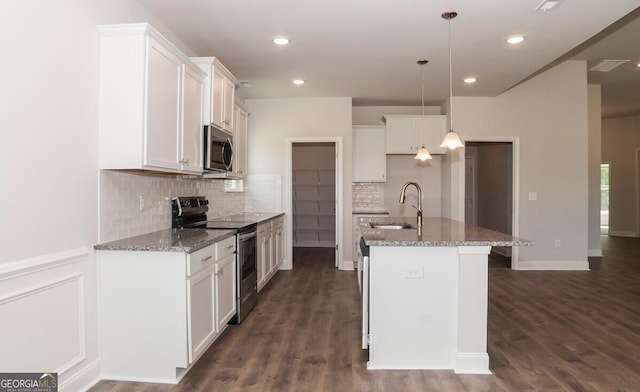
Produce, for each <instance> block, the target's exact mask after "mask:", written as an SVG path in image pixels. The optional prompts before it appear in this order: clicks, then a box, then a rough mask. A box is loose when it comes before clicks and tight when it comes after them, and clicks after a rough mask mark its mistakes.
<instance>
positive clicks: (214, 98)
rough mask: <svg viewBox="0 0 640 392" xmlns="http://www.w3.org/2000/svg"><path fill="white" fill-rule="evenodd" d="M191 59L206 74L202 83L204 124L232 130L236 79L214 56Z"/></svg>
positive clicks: (233, 125)
mask: <svg viewBox="0 0 640 392" xmlns="http://www.w3.org/2000/svg"><path fill="white" fill-rule="evenodd" d="M191 61H193V62H194V63H195V64H196V65H197V66H198V67H200V69H201V70H202V71H204V72H205V73H206V74H207V78H206V80H205V83H204V84H205V85H204V106H203V107H204V112H203V117H202V120H203V122H204V124H213V125H216V126H217V127H220V128H222V129H226V130H229V131H233V130H234V128H235V123H234V118H233V117H234V100H235V91H236V84H237V83H238V81H237V79H236V78H235V77H234V76H233V74H232V73H231V72H229V70H228V69H227V68H225V66H224V65H222V63H221V62H220V61H218V60H217V59H216V58H215V57H192V58H191Z"/></svg>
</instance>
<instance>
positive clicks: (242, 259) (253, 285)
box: [231, 228, 258, 324]
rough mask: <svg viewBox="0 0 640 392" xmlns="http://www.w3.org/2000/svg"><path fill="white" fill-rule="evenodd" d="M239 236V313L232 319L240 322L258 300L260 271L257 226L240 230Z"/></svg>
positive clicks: (237, 322)
mask: <svg viewBox="0 0 640 392" xmlns="http://www.w3.org/2000/svg"><path fill="white" fill-rule="evenodd" d="M237 238H238V244H237V246H238V248H237V249H238V253H237V257H238V273H237V279H238V281H237V288H238V289H237V293H238V294H237V295H238V298H237V301H238V302H237V305H238V306H237V313H236V317H234V319H232V320H231V322H232V323H236V324H239V323H241V322H242V320H244V319H245V317H246V316H247V315H248V314H249V312H250V311H251V309H253V307H254V306H255V305H256V303H257V302H258V272H257V260H258V258H257V251H256V231H255V228H254V229H253V230H251V231H248V232H240V233H238V234H237Z"/></svg>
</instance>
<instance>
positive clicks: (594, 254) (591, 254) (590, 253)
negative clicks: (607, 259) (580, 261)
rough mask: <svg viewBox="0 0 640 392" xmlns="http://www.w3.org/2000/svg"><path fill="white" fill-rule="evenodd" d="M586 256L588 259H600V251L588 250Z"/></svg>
mask: <svg viewBox="0 0 640 392" xmlns="http://www.w3.org/2000/svg"><path fill="white" fill-rule="evenodd" d="M587 256H589V257H602V249H589V251H588V253H587Z"/></svg>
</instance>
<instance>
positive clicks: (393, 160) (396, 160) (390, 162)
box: [384, 155, 442, 217]
mask: <svg viewBox="0 0 640 392" xmlns="http://www.w3.org/2000/svg"><path fill="white" fill-rule="evenodd" d="M441 158H442V156H441V155H434V156H433V159H431V160H429V161H426V162H422V161H420V160H415V159H413V155H387V182H385V183H384V206H385V210H386V211H388V212H389V216H404V217H414V216H416V210H415V208H413V207H412V206H417V205H418V191H417V190H416V189H415V188H414V187H413V186H411V187H409V188H407V192H406V198H405V202H404V203H403V204H400V202H399V200H400V190H401V189H402V186H403V185H404V183H405V182H407V181H415V182H417V183H418V184H419V185H420V189H421V190H422V211H423V216H425V217H429V216H441V210H440V193H441V189H440V161H441Z"/></svg>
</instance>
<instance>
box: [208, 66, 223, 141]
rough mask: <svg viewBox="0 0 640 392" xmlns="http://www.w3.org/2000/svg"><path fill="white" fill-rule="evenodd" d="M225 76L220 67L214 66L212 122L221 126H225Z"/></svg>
mask: <svg viewBox="0 0 640 392" xmlns="http://www.w3.org/2000/svg"><path fill="white" fill-rule="evenodd" d="M225 79H226V78H225V76H224V73H223V72H222V71H220V70H219V69H218V67H216V66H214V67H213V75H211V84H212V86H211V95H212V97H211V122H212V123H213V124H215V125H217V126H219V127H220V128H225V126H224V89H225V87H224V86H225Z"/></svg>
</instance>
